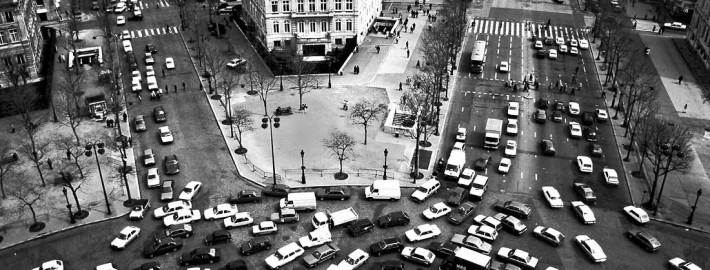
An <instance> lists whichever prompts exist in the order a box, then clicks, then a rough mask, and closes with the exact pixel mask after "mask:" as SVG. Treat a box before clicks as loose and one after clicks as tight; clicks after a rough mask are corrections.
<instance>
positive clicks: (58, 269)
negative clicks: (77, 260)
mask: <svg viewBox="0 0 710 270" xmlns="http://www.w3.org/2000/svg"><path fill="white" fill-rule="evenodd" d="M32 270H64V262H62V261H60V260H51V261H46V262H44V263H42V266H40V267H35V268H34V269H32Z"/></svg>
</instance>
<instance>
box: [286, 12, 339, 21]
mask: <svg viewBox="0 0 710 270" xmlns="http://www.w3.org/2000/svg"><path fill="white" fill-rule="evenodd" d="M332 17H333V12H332V11H311V12H291V18H294V19H303V18H332Z"/></svg>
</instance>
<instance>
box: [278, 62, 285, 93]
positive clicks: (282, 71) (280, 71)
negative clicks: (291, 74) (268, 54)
mask: <svg viewBox="0 0 710 270" xmlns="http://www.w3.org/2000/svg"><path fill="white" fill-rule="evenodd" d="M279 73H280V74H281V76H279V79H281V85H280V90H281V91H283V90H284V70H283V66H282V65H281V63H279Z"/></svg>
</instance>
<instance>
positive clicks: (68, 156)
mask: <svg viewBox="0 0 710 270" xmlns="http://www.w3.org/2000/svg"><path fill="white" fill-rule="evenodd" d="M67 159H68V160H71V151H69V149H67Z"/></svg>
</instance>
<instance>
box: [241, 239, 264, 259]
mask: <svg viewBox="0 0 710 270" xmlns="http://www.w3.org/2000/svg"><path fill="white" fill-rule="evenodd" d="M270 248H271V241H270V240H269V238H267V237H266V236H259V237H254V238H252V239H250V240H249V241H246V242H244V243H242V245H241V246H240V249H241V252H242V255H245V256H249V255H251V254H253V253H257V252H259V251H264V250H267V249H270Z"/></svg>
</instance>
